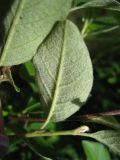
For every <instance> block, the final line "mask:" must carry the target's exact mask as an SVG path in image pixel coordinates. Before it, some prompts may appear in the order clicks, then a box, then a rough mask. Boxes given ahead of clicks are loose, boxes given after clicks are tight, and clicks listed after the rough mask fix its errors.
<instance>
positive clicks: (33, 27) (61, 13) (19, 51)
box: [0, 0, 71, 66]
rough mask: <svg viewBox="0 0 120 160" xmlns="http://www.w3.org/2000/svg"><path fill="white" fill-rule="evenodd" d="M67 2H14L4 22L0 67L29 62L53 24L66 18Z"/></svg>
mask: <svg viewBox="0 0 120 160" xmlns="http://www.w3.org/2000/svg"><path fill="white" fill-rule="evenodd" d="M70 6H71V0H67V1H64V0H51V1H50V0H43V1H42V0H35V1H30V0H15V1H14V3H13V5H12V6H11V8H10V11H9V13H8V14H7V16H6V18H5V20H4V26H5V39H4V46H3V48H2V51H1V59H0V66H12V65H16V64H20V63H24V62H26V61H28V60H30V59H31V58H32V57H33V56H34V54H35V53H36V50H37V48H38V46H39V44H41V43H42V41H43V40H44V39H45V37H46V36H47V35H48V34H49V32H50V30H51V29H52V27H53V25H54V23H55V22H56V21H58V20H63V19H64V18H66V16H67V14H68V12H69V9H70Z"/></svg>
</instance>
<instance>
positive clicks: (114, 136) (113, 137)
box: [85, 130, 120, 155]
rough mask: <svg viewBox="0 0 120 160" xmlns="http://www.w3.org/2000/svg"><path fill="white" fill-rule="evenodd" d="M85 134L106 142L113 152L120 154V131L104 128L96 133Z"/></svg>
mask: <svg viewBox="0 0 120 160" xmlns="http://www.w3.org/2000/svg"><path fill="white" fill-rule="evenodd" d="M85 136H87V137H91V138H93V139H95V140H97V141H99V142H101V143H103V144H105V145H106V146H108V147H109V148H110V149H111V150H112V151H113V152H115V153H116V154H119V155H120V132H116V131H113V130H103V131H98V132H96V133H91V134H86V135H85Z"/></svg>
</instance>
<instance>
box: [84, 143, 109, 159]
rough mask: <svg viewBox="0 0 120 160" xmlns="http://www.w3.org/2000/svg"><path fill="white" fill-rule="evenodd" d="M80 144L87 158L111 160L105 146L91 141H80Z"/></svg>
mask: <svg viewBox="0 0 120 160" xmlns="http://www.w3.org/2000/svg"><path fill="white" fill-rule="evenodd" d="M82 145H83V148H84V151H85V154H86V157H87V160H111V158H110V155H109V152H108V150H107V148H106V147H105V146H104V145H102V144H100V143H98V142H92V141H86V140H84V141H82Z"/></svg>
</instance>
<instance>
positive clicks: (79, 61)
mask: <svg viewBox="0 0 120 160" xmlns="http://www.w3.org/2000/svg"><path fill="white" fill-rule="evenodd" d="M34 65H35V68H36V71H37V72H36V74H37V82H38V86H39V89H40V93H41V95H42V99H43V108H44V110H46V112H47V114H48V117H47V121H46V123H45V125H46V124H47V123H48V122H49V121H50V120H52V121H55V122H56V121H63V120H65V119H66V118H68V117H69V116H71V115H72V114H74V113H75V112H76V111H78V110H79V109H80V108H81V106H82V104H83V103H84V102H85V101H86V100H87V98H88V96H89V93H90V91H91V88H92V83H93V72H92V64H91V59H90V56H89V52H88V50H87V47H86V45H85V43H84V41H83V38H82V36H81V35H80V33H79V31H78V29H77V27H76V26H75V25H74V24H73V23H72V22H70V21H66V22H60V23H58V24H57V25H56V26H55V28H54V29H53V31H52V33H51V34H50V35H49V37H48V38H47V39H46V41H45V42H44V43H43V44H42V45H41V46H40V48H39V50H38V53H37V54H36V55H35V57H34Z"/></svg>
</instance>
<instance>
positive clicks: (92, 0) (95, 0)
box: [71, 0, 120, 11]
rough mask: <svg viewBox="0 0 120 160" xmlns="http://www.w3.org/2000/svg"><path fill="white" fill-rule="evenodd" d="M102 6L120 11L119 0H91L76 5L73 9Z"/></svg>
mask: <svg viewBox="0 0 120 160" xmlns="http://www.w3.org/2000/svg"><path fill="white" fill-rule="evenodd" d="M93 7H102V8H106V9H109V10H116V11H120V2H118V1H117V0H89V1H88V2H86V3H84V4H83V5H81V6H78V7H74V8H73V9H72V10H71V11H75V10H78V9H81V8H93Z"/></svg>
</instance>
